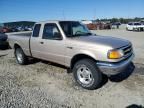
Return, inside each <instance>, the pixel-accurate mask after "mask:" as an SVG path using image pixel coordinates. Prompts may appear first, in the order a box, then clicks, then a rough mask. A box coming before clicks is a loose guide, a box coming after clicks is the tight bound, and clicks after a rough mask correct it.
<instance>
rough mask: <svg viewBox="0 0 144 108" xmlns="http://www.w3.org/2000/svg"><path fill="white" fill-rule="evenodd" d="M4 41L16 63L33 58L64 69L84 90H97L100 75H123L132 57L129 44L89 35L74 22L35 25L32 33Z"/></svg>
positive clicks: (18, 35) (81, 25)
mask: <svg viewBox="0 0 144 108" xmlns="http://www.w3.org/2000/svg"><path fill="white" fill-rule="evenodd" d="M8 40H9V44H10V46H11V47H12V48H13V49H14V50H15V57H16V60H17V63H19V64H21V65H24V64H26V63H27V62H28V58H29V57H33V58H39V59H44V60H47V61H51V62H55V63H58V64H61V65H64V66H66V67H68V68H69V69H71V70H72V72H73V75H74V78H75V80H76V82H77V83H78V84H79V85H80V86H82V87H83V88H85V89H95V88H97V87H98V86H99V84H100V83H101V81H102V75H103V74H105V75H115V74H118V73H120V72H124V70H125V69H126V68H127V66H128V65H129V64H130V63H131V61H132V59H133V56H134V54H133V49H132V44H131V42H129V41H127V40H123V39H119V38H114V37H108V36H98V35H95V34H92V33H91V32H90V31H89V30H88V29H87V28H86V26H84V25H83V24H81V23H80V22H78V21H45V22H39V23H36V24H35V26H34V30H33V32H32V33H17V34H12V35H9V36H8Z"/></svg>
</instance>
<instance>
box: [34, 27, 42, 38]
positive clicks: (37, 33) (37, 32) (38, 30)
mask: <svg viewBox="0 0 144 108" xmlns="http://www.w3.org/2000/svg"><path fill="white" fill-rule="evenodd" d="M40 27H41V24H36V25H35V27H34V30H33V37H39V32H40Z"/></svg>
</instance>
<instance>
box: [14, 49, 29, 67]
mask: <svg viewBox="0 0 144 108" xmlns="http://www.w3.org/2000/svg"><path fill="white" fill-rule="evenodd" d="M15 57H16V62H17V63H18V64H20V65H25V64H26V63H27V60H28V59H27V57H26V55H25V54H24V52H23V50H22V49H21V48H16V49H15Z"/></svg>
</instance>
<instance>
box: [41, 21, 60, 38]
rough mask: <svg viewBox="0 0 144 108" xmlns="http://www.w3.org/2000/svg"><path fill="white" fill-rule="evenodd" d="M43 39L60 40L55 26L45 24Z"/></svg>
mask: <svg viewBox="0 0 144 108" xmlns="http://www.w3.org/2000/svg"><path fill="white" fill-rule="evenodd" d="M43 39H61V34H60V31H59V29H58V27H57V25H56V24H52V23H49V24H45V26H44V30H43Z"/></svg>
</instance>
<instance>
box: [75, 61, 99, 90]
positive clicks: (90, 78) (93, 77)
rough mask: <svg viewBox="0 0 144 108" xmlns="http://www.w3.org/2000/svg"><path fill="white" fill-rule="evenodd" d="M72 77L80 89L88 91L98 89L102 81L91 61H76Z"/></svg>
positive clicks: (94, 64)
mask: <svg viewBox="0 0 144 108" xmlns="http://www.w3.org/2000/svg"><path fill="white" fill-rule="evenodd" d="M73 75H74V78H75V80H76V82H77V83H78V84H79V85H80V86H81V87H83V88H85V89H89V90H93V89H96V88H98V87H99V85H100V83H101V81H102V73H101V72H100V71H99V69H98V68H97V66H96V63H95V62H94V61H93V60H91V59H83V60H80V61H78V62H77V63H76V64H75V65H74V68H73Z"/></svg>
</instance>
